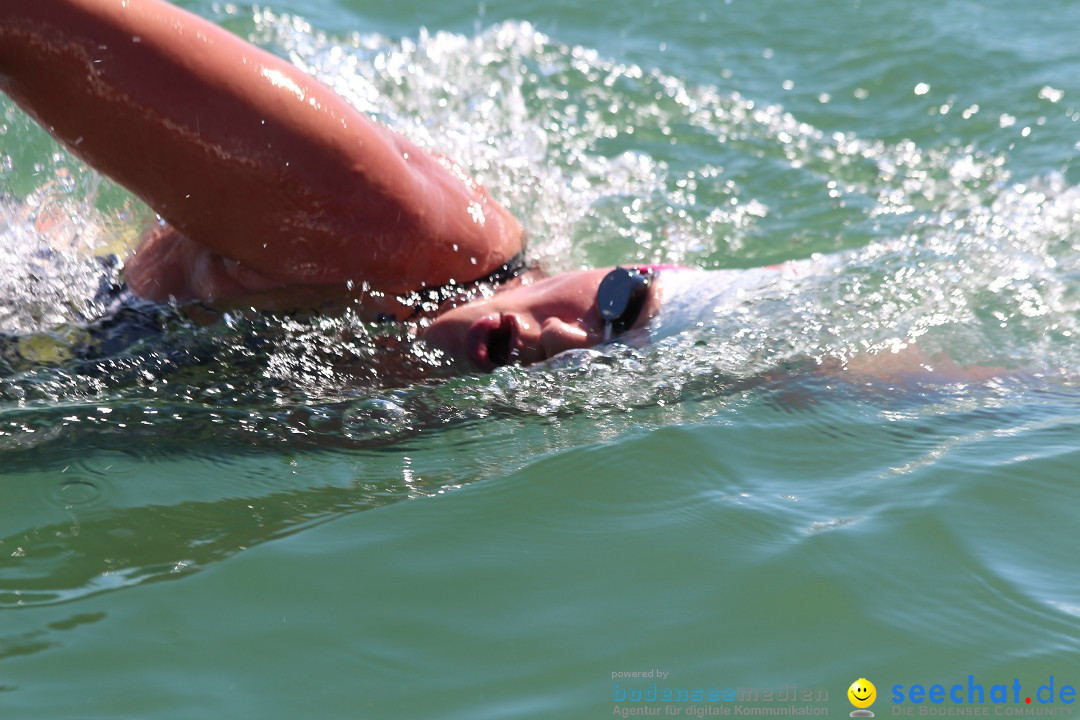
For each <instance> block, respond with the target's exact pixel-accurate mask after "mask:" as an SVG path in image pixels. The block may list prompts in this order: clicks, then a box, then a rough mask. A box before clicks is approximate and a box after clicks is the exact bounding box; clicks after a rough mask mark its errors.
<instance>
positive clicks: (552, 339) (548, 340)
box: [540, 317, 599, 357]
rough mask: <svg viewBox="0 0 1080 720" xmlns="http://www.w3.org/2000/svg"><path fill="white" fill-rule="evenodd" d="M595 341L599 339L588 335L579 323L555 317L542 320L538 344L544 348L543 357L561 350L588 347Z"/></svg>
mask: <svg viewBox="0 0 1080 720" xmlns="http://www.w3.org/2000/svg"><path fill="white" fill-rule="evenodd" d="M597 342H599V340H598V339H597V338H595V337H593V336H591V335H589V333H588V332H587V331H586V330H585V329H584V328H583V327H582V326H581V325H580V324H579V323H570V322H566V321H565V320H560V319H559V318H555V317H550V318H547V319H546V320H544V325H543V327H542V328H541V330H540V346H541V347H542V348H543V349H544V357H551V356H552V355H557V354H559V353H561V352H562V351H563V350H572V349H574V348H585V347H589V346H591V345H595V344H596V343H597Z"/></svg>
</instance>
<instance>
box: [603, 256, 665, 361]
mask: <svg viewBox="0 0 1080 720" xmlns="http://www.w3.org/2000/svg"><path fill="white" fill-rule="evenodd" d="M652 278H653V272H652V270H650V269H648V268H636V269H631V268H624V267H617V268H615V269H614V270H612V271H611V272H609V273H608V274H607V275H605V276H604V279H603V280H601V281H600V286H599V287H598V288H596V307H597V309H598V310H599V311H600V319H601V320H603V321H604V342H607V341H608V340H610V339H611V338H612V337H614V336H615V335H619V334H621V333H624V332H626V331H627V330H629V329H630V328H631V327H633V325H634V323H635V322H636V321H637V319H638V316H639V315H641V310H642V308H644V307H645V301H646V300H648V299H649V285H651V284H652Z"/></svg>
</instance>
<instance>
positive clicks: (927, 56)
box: [0, 0, 1080, 720]
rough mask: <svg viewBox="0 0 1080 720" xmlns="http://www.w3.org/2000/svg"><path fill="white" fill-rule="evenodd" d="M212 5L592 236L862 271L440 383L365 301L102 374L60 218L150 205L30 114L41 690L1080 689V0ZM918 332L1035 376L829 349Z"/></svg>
mask: <svg viewBox="0 0 1080 720" xmlns="http://www.w3.org/2000/svg"><path fill="white" fill-rule="evenodd" d="M183 5H184V6H185V7H188V8H189V9H192V10H194V11H196V12H198V13H199V14H202V15H204V16H208V17H211V18H214V19H215V20H216V21H218V22H220V23H222V24H224V25H225V26H226V27H228V28H230V29H231V30H233V31H234V32H238V33H240V34H242V35H244V36H247V37H250V38H251V39H253V40H254V41H256V42H257V43H258V44H260V45H262V46H264V47H267V48H269V49H271V50H272V51H274V52H276V53H279V54H281V55H284V56H286V57H289V58H291V59H292V60H293V62H295V63H297V64H299V65H301V66H302V67H304V68H305V69H307V70H309V71H310V72H313V73H314V74H316V75H317V76H318V77H320V78H321V79H323V80H324V81H326V82H328V83H329V84H331V86H333V87H334V88H335V89H336V90H338V91H339V92H341V93H342V94H344V95H345V96H346V97H348V98H349V99H350V100H351V101H352V102H354V103H355V104H356V105H357V106H358V107H361V108H362V109H364V110H365V111H368V112H371V113H373V114H375V115H376V116H377V117H378V118H379V119H380V120H381V121H383V122H385V123H387V124H389V125H391V126H393V127H395V128H396V129H398V130H399V131H401V132H403V133H406V134H408V135H409V136H410V137H413V138H415V139H416V140H418V141H419V142H421V143H423V144H425V145H428V146H430V147H435V148H438V149H440V150H441V151H443V152H446V153H447V154H449V155H451V156H453V157H455V158H458V159H460V160H461V161H462V162H463V163H464V164H465V165H467V166H468V167H470V168H471V169H472V170H473V171H474V172H475V173H476V174H477V176H478V177H479V178H480V179H481V181H482V182H483V183H484V184H485V185H487V186H488V187H489V188H490V189H491V191H492V192H493V194H495V195H496V196H497V197H499V198H500V199H501V200H502V201H503V202H504V203H505V204H506V205H508V206H509V207H510V208H511V209H512V210H513V211H514V212H515V213H516V214H517V215H518V216H519V217H520V218H521V219H522V221H523V224H524V225H525V226H526V227H527V228H528V230H529V233H530V236H531V238H532V241H531V246H530V255H531V256H532V258H533V259H534V260H535V261H537V262H541V263H543V264H545V265H547V266H548V267H550V268H552V269H554V270H559V269H570V268H575V267H579V266H588V265H594V264H602V263H614V262H619V261H627V262H630V261H649V262H673V263H681V264H688V265H693V266H695V267H701V268H710V269H720V268H744V267H753V266H756V265H760V264H766V263H773V262H779V261H783V260H791V259H799V258H805V257H810V256H811V255H814V254H815V253H835V255H834V257H837V258H840V260H839V261H838V262H839V268H840V269H839V270H837V271H836V272H834V273H831V274H829V275H827V276H824V275H823V276H821V277H816V278H810V279H808V280H806V281H805V282H803V283H801V284H800V285H799V286H797V287H793V288H790V291H789V292H788V293H787V294H786V295H785V296H784V297H782V298H773V299H771V300H769V301H767V302H765V301H763V302H761V303H757V304H751V305H750V306H748V307H746V308H744V309H743V310H742V311H741V313H740V314H739V315H738V316H736V317H732V318H728V319H726V320H724V321H723V322H718V323H717V325H716V326H715V327H705V328H700V329H699V331H695V332H692V333H686V334H683V335H681V336H678V337H675V338H669V339H668V340H665V341H663V342H661V343H658V344H655V345H653V346H651V347H647V348H643V349H632V348H622V347H617V346H613V347H610V348H604V349H602V350H601V351H598V352H595V353H591V354H583V355H580V356H575V357H569V358H562V359H559V360H557V361H555V362H552V363H549V364H547V365H545V366H542V367H539V368H530V369H522V368H504V369H502V370H500V371H499V372H497V373H495V374H494V375H491V376H468V377H460V378H454V379H449V380H444V381H439V382H434V381H433V382H428V383H420V384H415V385H411V386H407V387H391V386H388V385H386V384H385V383H380V382H378V381H377V379H376V380H373V379H372V378H371V377H370V373H369V372H367V370H366V367H367V366H365V364H364V362H363V359H364V358H365V357H370V353H372V352H378V348H377V347H375V346H374V345H372V346H368V345H364V343H363V342H359V341H356V342H346V341H344V340H342V337H343V333H342V329H343V325H347V324H348V319H342V318H322V319H309V320H299V321H289V320H282V319H277V320H265V319H259V318H251V317H240V316H238V317H229V318H226V319H225V320H224V321H223V322H220V323H217V324H214V325H211V326H208V327H188V326H187V325H181V326H178V327H175V328H172V329H171V330H170V331H169V335H168V337H167V338H166V340H167V342H166V343H164V344H161V343H158V344H154V343H150V344H141V345H140V344H136V345H135V346H133V347H132V348H128V349H124V350H121V351H118V352H116V353H112V354H109V355H108V356H105V357H101V358H98V359H96V360H94V361H92V362H82V363H77V362H74V361H71V360H65V359H64V357H63V355H64V347H65V342H68V341H69V340H70V333H71V332H74V330H72V328H76V327H77V326H78V322H77V319H78V317H80V315H82V314H92V312H91V311H92V310H93V301H92V298H93V294H94V288H95V287H96V283H97V282H98V277H99V275H100V273H101V270H100V268H99V267H98V266H97V265H95V264H93V263H90V262H88V261H86V260H80V259H79V258H78V257H77V256H76V255H71V254H68V253H66V252H61V253H59V254H54V253H49V252H43V251H42V250H41V249H42V247H43V246H44V245H46V244H48V245H55V243H56V239H55V238H54V237H53V238H45V237H43V236H42V234H41V233H40V232H37V231H36V230H35V229H34V224H33V218H34V217H35V216H37V214H38V213H39V212H40V207H41V206H42V204H52V205H54V206H58V207H60V208H61V209H62V210H63V211H64V212H65V213H66V215H67V216H68V217H70V218H71V219H72V227H69V228H61V229H62V230H64V231H65V232H67V233H68V234H69V235H71V236H72V237H74V242H75V244H76V245H78V244H80V243H82V244H84V245H86V244H90V245H93V246H94V247H102V246H103V245H106V244H108V243H109V242H111V241H113V240H114V239H115V237H117V236H119V235H123V233H124V230H123V228H125V227H127V228H131V227H134V226H135V225H136V224H137V218H138V217H140V216H144V215H145V211H144V210H142V209H140V208H139V207H138V206H137V205H135V204H133V203H132V201H131V200H130V199H129V198H128V197H127V196H126V195H125V194H124V193H123V192H121V191H119V190H117V189H116V188H115V187H113V186H111V185H110V184H109V183H108V182H107V181H103V180H101V179H100V178H98V177H97V176H95V175H94V174H93V173H92V172H90V171H88V170H86V169H85V168H84V167H83V166H82V165H81V164H80V163H79V162H78V161H76V160H74V159H73V158H71V157H70V156H67V155H66V154H65V153H64V152H63V151H61V150H60V148H59V147H58V146H56V145H55V144H53V143H52V141H51V140H49V139H48V136H47V135H45V134H44V133H43V132H42V131H41V130H40V129H38V128H36V127H34V126H33V124H32V123H31V122H30V121H29V120H28V119H27V118H26V117H25V116H23V115H21V114H20V113H18V112H17V111H15V110H14V109H13V108H12V106H11V104H10V103H9V102H8V101H6V100H0V210H2V212H3V214H0V264H2V265H3V266H4V270H3V273H2V275H3V277H2V278H0V299H2V300H3V302H2V303H0V321H2V324H0V332H5V333H11V334H18V335H21V336H23V337H27V338H32V339H33V343H34V344H33V345H32V347H31V348H30V350H32V349H33V348H37V351H36V352H37V354H36V355H34V354H33V353H32V352H30V350H26V353H24V354H29V355H31V356H32V358H36V360H32V361H26V359H25V357H24V358H23V360H21V361H19V362H14V361H12V360H11V358H7V359H4V360H3V362H5V363H7V365H5V366H4V372H3V373H2V377H0V453H2V455H0V459H2V460H3V469H2V474H0V717H5V718H6V717H11V718H155V719H159V718H161V719H164V718H177V719H181V718H183V719H187V718H225V717H242V718H248V717H250V718H281V719H285V718H290V719H291V718H298V717H312V718H339V717H340V718H354V717H355V718H459V719H462V720H465V719H468V720H480V719H483V718H571V719H574V718H582V719H584V718H601V717H617V716H623V715H629V713H630V712H631V711H639V712H645V711H649V712H652V713H654V714H658V715H660V716H668V717H672V716H679V717H703V716H714V715H715V716H720V715H722V714H727V715H732V716H734V715H738V714H744V713H746V712H748V711H753V712H769V711H773V710H775V711H778V712H786V713H792V712H812V713H814V714H815V716H818V717H821V716H826V717H846V716H847V714H848V713H849V712H851V711H852V710H853V708H852V705H851V703H850V702H849V701H848V697H847V689H848V686H849V685H851V684H852V682H853V681H855V680H857V679H859V678H867V679H869V680H871V681H872V682H873V683H874V684H875V685H876V686H877V693H878V698H877V701H876V703H875V704H874V705H873V707H872V708H871V709H872V710H873V711H874V712H875V713H876V715H877V716H878V717H883V716H890V717H891V716H894V715H903V714H904V713H908V712H909V711H910V714H911V715H912V716H920V714H921V713H925V712H926V711H930V712H933V713H942V714H944V713H946V712H953V713H956V712H961V713H962V712H972V711H974V712H976V713H981V712H985V713H986V714H987V715H988V716H994V717H1008V716H1013V715H1018V714H1023V713H1034V714H1056V715H1068V714H1071V713H1072V712H1074V711H1077V710H1075V706H1074V705H1073V704H1070V703H1068V702H1066V700H1067V699H1068V693H1067V691H1066V692H1065V694H1064V695H1063V694H1062V691H1063V690H1064V689H1065V688H1066V686H1071V687H1076V686H1077V685H1080V579H1078V577H1077V560H1076V558H1077V557H1080V535H1078V533H1077V532H1076V519H1075V518H1076V515H1077V512H1078V511H1080V482H1078V481H1080V473H1078V470H1077V468H1078V467H1080V351H1078V350H1077V347H1076V344H1077V337H1078V335H1077V333H1080V322H1078V321H1080V187H1078V184H1080V149H1078V148H1080V45H1078V44H1077V42H1076V32H1077V30H1076V28H1077V27H1080V5H1078V4H1076V3H1067V2H1060V1H1056V2H1055V1H1051V2H1041V3H1035V4H1023V3H1011V2H1004V1H1003V0H987V1H985V2H978V3H977V2H970V1H967V0H942V1H941V2H933V3H931V2H912V3H897V2H893V3H885V2H872V1H870V0H862V1H858V0H856V1H855V2H834V1H832V0H828V1H824V2H817V3H807V2H794V1H787V2H780V1H778V2H748V1H746V0H728V2H704V1H702V0H697V1H690V0H687V1H685V2H650V1H647V0H631V2H627V3H585V2H543V3H540V2H534V1H533V0H527V1H525V2H518V3H505V2H485V3H480V4H476V3H474V2H469V3H466V2H458V1H457V0H451V1H449V2H446V1H444V2H432V1H431V0H401V1H399V2H392V3H391V2H373V3H367V4H365V3H360V2H356V0H314V1H312V2H300V1H299V0H290V1H284V0H274V2H271V3H268V4H265V5H260V6H258V7H254V6H250V5H244V4H237V5H225V4H213V3H209V2H185V3H183ZM0 12H2V10H0ZM118 228H119V229H118ZM65 333H67V334H65ZM916 338H917V339H918V342H919V345H920V346H921V347H923V348H924V349H926V350H927V352H929V353H931V354H934V355H937V354H938V353H944V354H946V355H948V356H949V357H952V358H954V359H955V360H956V361H957V362H959V363H961V364H965V365H968V364H975V365H981V366H993V367H1000V368H1006V369H1007V370H1008V372H1007V373H1006V374H1005V375H1004V376H1002V377H999V378H997V379H993V380H990V381H987V382H983V383H973V384H960V383H947V382H924V383H915V382H903V383H892V382H889V381H870V382H867V381H866V380H865V379H860V380H857V381H855V380H851V379H850V378H848V379H845V378H844V377H842V376H837V375H836V374H832V373H825V372H820V371H819V370H817V369H816V368H817V367H818V361H822V360H824V359H826V358H848V357H853V356H857V355H859V354H860V353H866V352H871V353H872V352H884V353H888V352H890V349H891V348H893V347H896V346H897V344H898V343H903V342H907V341H908V340H912V339H916ZM358 345H359V346H358ZM26 347H30V346H26ZM24 349H26V348H25V347H24ZM58 354H59V355H58ZM657 671H660V672H661V673H663V674H664V675H662V676H657V674H656V673H657ZM628 673H639V675H637V676H634V675H628ZM641 673H644V674H641ZM648 673H652V675H651V676H650V675H648ZM969 676H973V679H969ZM1017 682H1019V687H1020V688H1021V689H1020V690H1019V691H1018V694H1017V696H1016V698H1015V699H1014V697H1013V688H1014V684H1015V683H1017ZM969 683H974V684H978V685H981V686H982V687H983V688H984V690H985V697H984V702H983V703H981V704H979V703H972V702H969V700H970V699H977V698H974V696H971V697H969V690H968V685H969ZM1051 683H1052V684H1053V688H1052V690H1050V691H1049V693H1050V694H1048V690H1042V691H1040V690H1039V688H1040V686H1047V688H1048V689H1049V686H1050V684H1051ZM914 685H921V686H922V687H923V688H926V689H929V688H930V687H931V686H933V685H941V686H943V688H944V690H943V692H944V693H945V696H944V700H942V701H941V702H937V703H934V702H930V701H929V700H927V701H924V702H922V703H917V702H912V698H911V697H910V696H909V692H910V691H911V690H912V686H914ZM954 685H961V686H962V688H961V689H959V690H957V691H956V692H957V693H958V697H961V698H962V702H960V703H956V702H954V699H950V698H949V696H948V693H949V691H950V689H951V688H952V687H953V686H954ZM896 686H901V687H900V689H899V690H897V689H895V688H896ZM994 686H1006V687H1007V689H1008V690H1007V693H1005V691H1000V693H1001V695H1002V696H1003V697H1004V699H1005V700H1006V702H1001V703H997V702H993V699H994V698H992V697H991V693H992V691H993V688H994ZM681 689H685V690H686V691H687V694H688V695H690V693H691V692H694V691H695V689H700V690H701V694H702V699H701V700H700V701H690V700H678V699H671V700H664V699H663V696H662V695H663V693H664V692H665V691H671V692H672V693H673V698H674V697H675V693H677V692H678V691H680V690H681ZM652 692H655V693H656V699H655V700H653V699H651V698H652V697H653V696H652V695H651V693H652ZM636 693H640V695H636ZM710 693H713V694H714V695H715V697H713V698H712V699H709V697H708V696H709V694H710ZM897 693H899V694H900V695H901V698H900V699H901V700H902V702H895V699H896V695H897ZM1051 695H1052V697H1053V699H1054V702H1053V703H1044V702H1043V700H1046V699H1048V698H1050V697H1051ZM638 697H640V699H635V698H638ZM1028 697H1030V698H1032V702H1031V703H1030V704H1029V703H1026V702H1025V699H1026V698H1028ZM1015 700H1018V702H1016V701H1015Z"/></svg>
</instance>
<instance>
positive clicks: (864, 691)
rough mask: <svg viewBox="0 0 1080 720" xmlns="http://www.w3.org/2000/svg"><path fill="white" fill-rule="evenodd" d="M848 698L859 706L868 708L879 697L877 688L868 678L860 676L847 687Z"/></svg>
mask: <svg viewBox="0 0 1080 720" xmlns="http://www.w3.org/2000/svg"><path fill="white" fill-rule="evenodd" d="M847 696H848V700H850V701H851V704H852V705H854V706H855V707H857V708H868V707H870V706H871V705H873V704H874V700H876V699H877V688H875V687H874V683H872V682H870V681H869V680H867V679H866V678H859V679H858V680H856V681H855V682H853V683H851V687H849V688H848V689H847Z"/></svg>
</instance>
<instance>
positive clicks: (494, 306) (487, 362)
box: [422, 268, 659, 372]
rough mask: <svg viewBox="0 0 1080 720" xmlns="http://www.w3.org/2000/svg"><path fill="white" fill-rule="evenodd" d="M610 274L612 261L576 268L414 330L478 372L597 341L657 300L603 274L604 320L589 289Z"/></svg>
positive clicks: (637, 323) (629, 325) (628, 325)
mask: <svg viewBox="0 0 1080 720" xmlns="http://www.w3.org/2000/svg"><path fill="white" fill-rule="evenodd" d="M622 272H623V273H630V274H635V273H637V271H625V270H624V271H622ZM611 273H612V268H603V269H599V270H581V271H578V272H571V273H565V274H563V275H556V276H555V277H550V278H545V279H543V280H538V281H536V282H533V283H530V284H523V285H520V286H517V287H513V288H507V289H504V290H501V291H499V292H497V293H496V294H495V295H494V296H492V297H490V298H485V299H483V300H477V301H475V302H471V303H468V304H466V305H462V306H460V307H457V308H454V309H453V310H450V311H448V312H446V313H443V314H442V315H440V316H439V317H437V318H436V319H435V320H434V321H433V322H432V323H431V325H429V326H428V327H427V328H426V329H425V330H424V331H423V332H422V337H423V339H424V340H425V341H426V342H427V343H428V344H430V345H432V346H434V347H436V348H438V349H439V350H442V351H443V352H444V353H446V354H447V355H448V356H450V358H451V359H452V360H454V361H456V362H459V363H461V364H464V365H466V366H468V367H470V368H472V369H475V370H482V371H485V372H490V371H492V370H494V369H495V368H497V367H500V366H502V365H510V364H518V365H530V364H532V363H536V362H540V361H542V360H546V359H547V358H549V357H552V356H553V355H557V354H558V353H561V352H563V351H564V350H571V349H574V348H586V347H591V346H593V345H599V344H600V343H603V342H605V340H606V339H607V337H608V336H610V335H612V334H619V333H621V332H630V331H633V330H636V329H638V328H640V327H643V326H644V325H645V324H646V323H648V321H649V318H651V317H652V316H653V315H655V314H656V312H657V309H658V307H659V298H658V296H657V293H656V292H655V286H650V285H649V284H648V283H641V282H638V281H637V280H630V279H627V278H622V279H618V278H617V279H616V281H613V280H610V279H609V280H608V282H607V285H606V287H605V290H604V293H603V294H604V296H605V299H606V300H607V299H609V298H610V301H608V302H605V303H604V305H605V308H606V309H607V312H606V313H605V314H606V315H607V316H608V317H607V319H605V317H603V316H602V315H601V308H600V307H599V306H598V304H597V290H598V289H599V287H600V285H601V282H603V281H604V278H605V277H607V276H609V274H611ZM613 283H614V284H613ZM638 288H641V289H640V290H639V289H638ZM624 296H625V299H626V300H627V304H626V305H625V306H624V305H623V304H622V302H621V301H622V299H623V298H624Z"/></svg>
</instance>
